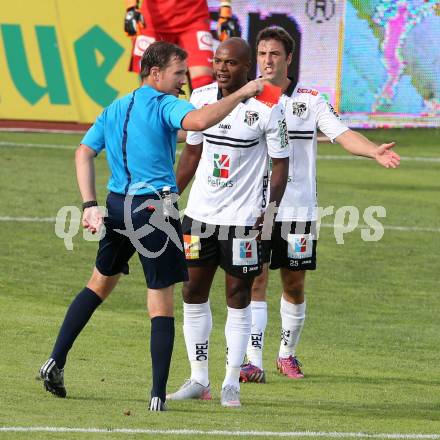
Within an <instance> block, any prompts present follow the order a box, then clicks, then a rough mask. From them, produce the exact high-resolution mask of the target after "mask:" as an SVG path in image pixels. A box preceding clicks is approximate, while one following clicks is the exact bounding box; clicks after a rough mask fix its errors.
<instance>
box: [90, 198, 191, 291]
mask: <svg viewBox="0 0 440 440" xmlns="http://www.w3.org/2000/svg"><path fill="white" fill-rule="evenodd" d="M126 197H127V198H128V200H127V202H126V203H125V205H126V210H127V214H126V218H124V201H126ZM131 197H132V198H131ZM130 199H131V203H130ZM141 205H142V207H141ZM145 205H147V206H150V208H147V206H145ZM151 206H153V207H154V209H153V208H151ZM139 207H141V209H139V210H137V209H138V208H139ZM107 211H108V216H107V217H105V219H104V225H105V228H106V233H105V235H104V237H103V238H102V239H101V240H100V242H99V248H98V254H97V256H96V268H97V269H98V271H99V272H100V273H102V274H103V275H107V276H112V275H116V274H118V273H124V274H128V272H129V268H128V261H129V260H130V258H131V257H132V255H133V254H134V252H135V251H137V252H138V255H139V259H140V261H141V263H142V267H143V270H144V275H145V280H146V282H147V286H148V287H149V288H151V289H162V288H165V287H168V286H170V285H172V284H175V283H178V282H180V281H187V280H188V271H187V266H186V262H185V255H184V252H183V238H182V227H181V224H180V220H179V219H178V218H177V219H174V218H171V217H167V218H165V217H164V215H163V212H162V205H161V202H160V200H159V197H158V196H157V195H142V196H125V195H123V194H115V193H110V194H109V195H108V196H107ZM141 228H143V229H142V230H141Z"/></svg>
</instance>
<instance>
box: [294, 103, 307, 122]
mask: <svg viewBox="0 0 440 440" xmlns="http://www.w3.org/2000/svg"><path fill="white" fill-rule="evenodd" d="M306 110H307V105H306V103H305V102H293V103H292V111H293V114H294V116H298V118H300V117H301V116H302V115H303V114H304V113H305V112H306Z"/></svg>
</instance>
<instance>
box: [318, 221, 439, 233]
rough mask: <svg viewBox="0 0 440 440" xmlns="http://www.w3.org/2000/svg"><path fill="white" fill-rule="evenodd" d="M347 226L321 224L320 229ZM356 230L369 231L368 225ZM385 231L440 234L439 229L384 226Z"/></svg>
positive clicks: (360, 226) (344, 226) (358, 226)
mask: <svg viewBox="0 0 440 440" xmlns="http://www.w3.org/2000/svg"><path fill="white" fill-rule="evenodd" d="M346 227H347V225H335V224H333V223H321V228H335V229H342V228H346ZM356 229H371V226H368V225H357V226H356ZM384 229H385V230H386V231H404V232H440V228H425V227H420V226H392V225H389V226H384Z"/></svg>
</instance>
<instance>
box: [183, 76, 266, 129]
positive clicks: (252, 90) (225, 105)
mask: <svg viewBox="0 0 440 440" xmlns="http://www.w3.org/2000/svg"><path fill="white" fill-rule="evenodd" d="M264 82H265V81H264V80H263V79H261V78H259V79H255V80H253V81H249V82H248V83H247V84H246V85H244V86H243V87H242V88H241V89H238V90H237V91H236V92H234V93H231V94H230V95H228V96H226V97H225V98H223V99H221V100H220V101H217V102H215V103H214V104H209V105H205V106H204V107H202V108H200V109H198V110H193V111H191V112H189V113H188V114H187V115H186V116H185V117H184V118H183V120H182V128H183V129H184V130H192V131H202V130H206V129H207V128H208V127H212V126H213V125H214V124H217V123H218V122H220V121H221V120H222V119H223V118H225V117H226V116H227V115H228V113H230V112H231V111H232V110H233V109H234V108H235V107H236V106H237V105H238V104H240V102H241V101H243V100H245V99H248V98H252V97H253V96H256V95H259V94H260V93H261V92H262V90H263V87H264Z"/></svg>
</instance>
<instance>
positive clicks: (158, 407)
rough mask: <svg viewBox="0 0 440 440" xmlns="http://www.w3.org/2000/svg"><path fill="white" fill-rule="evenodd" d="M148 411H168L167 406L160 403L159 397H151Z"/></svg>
mask: <svg viewBox="0 0 440 440" xmlns="http://www.w3.org/2000/svg"><path fill="white" fill-rule="evenodd" d="M148 409H149V410H150V411H168V407H167V404H166V403H165V402H162V399H161V398H160V397H152V398H151V400H150V405H149V406H148Z"/></svg>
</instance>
